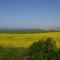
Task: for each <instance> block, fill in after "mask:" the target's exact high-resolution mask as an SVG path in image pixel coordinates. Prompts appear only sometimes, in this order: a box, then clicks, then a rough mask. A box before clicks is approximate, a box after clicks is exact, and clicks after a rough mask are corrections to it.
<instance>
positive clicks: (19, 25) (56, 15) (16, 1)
mask: <svg viewBox="0 0 60 60" xmlns="http://www.w3.org/2000/svg"><path fill="white" fill-rule="evenodd" d="M40 27H43V28H45V27H60V0H0V29H26V28H40Z"/></svg>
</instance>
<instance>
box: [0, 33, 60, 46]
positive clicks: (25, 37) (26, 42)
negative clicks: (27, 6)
mask: <svg viewBox="0 0 60 60" xmlns="http://www.w3.org/2000/svg"><path fill="white" fill-rule="evenodd" d="M47 37H52V38H53V39H54V40H56V44H57V47H60V32H48V33H35V34H2V33H1V34H0V46H3V47H29V46H30V45H31V44H32V43H33V42H36V41H38V40H40V39H45V38H47Z"/></svg>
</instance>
